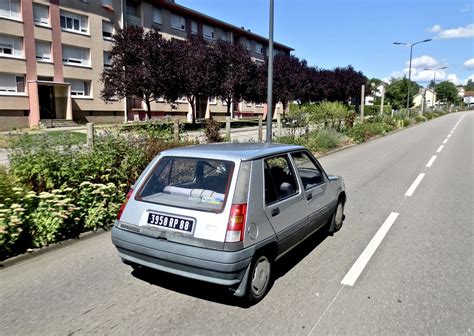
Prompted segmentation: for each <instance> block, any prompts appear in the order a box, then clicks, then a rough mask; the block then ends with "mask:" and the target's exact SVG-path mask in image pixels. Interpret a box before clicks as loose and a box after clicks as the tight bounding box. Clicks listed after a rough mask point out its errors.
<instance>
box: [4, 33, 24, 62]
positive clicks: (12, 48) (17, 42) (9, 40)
mask: <svg viewBox="0 0 474 336" xmlns="http://www.w3.org/2000/svg"><path fill="white" fill-rule="evenodd" d="M0 56H6V57H18V58H22V57H23V39H22V38H21V37H17V36H10V35H0Z"/></svg>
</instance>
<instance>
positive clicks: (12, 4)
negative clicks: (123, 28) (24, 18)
mask: <svg viewBox="0 0 474 336" xmlns="http://www.w3.org/2000/svg"><path fill="white" fill-rule="evenodd" d="M0 17H5V18H9V19H15V20H20V0H0Z"/></svg>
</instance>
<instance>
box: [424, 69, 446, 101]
mask: <svg viewBox="0 0 474 336" xmlns="http://www.w3.org/2000/svg"><path fill="white" fill-rule="evenodd" d="M447 68H448V67H447V66H444V67H441V68H438V67H435V68H428V69H423V70H428V71H431V70H433V85H434V86H435V87H436V72H438V70H444V69H447ZM433 89H434V87H433ZM434 101H435V100H434V95H433V101H432V102H431V107H434Z"/></svg>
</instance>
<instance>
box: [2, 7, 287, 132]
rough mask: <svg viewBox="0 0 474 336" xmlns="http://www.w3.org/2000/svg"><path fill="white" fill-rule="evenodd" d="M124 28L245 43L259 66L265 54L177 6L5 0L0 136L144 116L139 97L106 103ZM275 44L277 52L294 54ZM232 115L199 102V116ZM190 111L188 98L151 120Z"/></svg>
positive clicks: (242, 111)
mask: <svg viewBox="0 0 474 336" xmlns="http://www.w3.org/2000/svg"><path fill="white" fill-rule="evenodd" d="M125 25H139V26H143V27H145V28H152V27H155V28H157V29H159V30H160V31H161V32H162V34H163V35H164V36H165V37H167V38H180V39H186V38H189V37H190V36H192V35H193V34H196V35H199V36H202V37H203V38H205V39H206V40H208V41H215V40H219V39H222V40H226V41H230V42H234V43H242V44H243V45H245V46H246V48H247V49H248V50H249V54H250V56H251V57H252V59H253V60H254V61H255V62H263V61H264V59H265V57H266V55H267V44H268V40H267V39H265V38H264V37H262V36H259V35H257V34H254V33H252V32H251V31H249V30H246V29H244V28H239V27H236V26H233V25H231V24H228V23H225V22H222V21H220V20H217V19H215V18H212V17H209V16H207V15H205V14H202V13H199V12H197V11H194V10H192V9H189V8H186V7H183V6H180V5H179V4H176V3H175V2H174V1H172V0H155V1H134V0H95V1H93V0H49V1H47V0H0V130H8V129H13V128H27V127H38V126H39V125H40V124H43V125H45V126H50V125H55V123H56V125H57V124H58V123H64V121H76V122H86V121H87V122H96V123H104V122H121V121H127V120H139V119H143V118H145V108H144V106H143V104H142V102H141V100H140V99H133V98H129V99H126V101H114V102H110V103H105V102H103V101H102V100H101V99H100V91H101V89H102V83H101V82H100V74H101V73H102V71H103V69H104V67H107V66H109V65H110V57H109V55H108V50H110V49H111V47H112V43H113V38H112V36H113V34H114V31H115V30H117V29H119V28H121V27H123V26H125ZM274 46H275V53H280V52H281V53H290V51H291V50H292V49H291V48H290V47H287V46H285V45H282V44H279V43H275V44H274ZM234 105H235V106H232V113H233V116H234V117H236V118H239V117H245V116H254V115H264V114H265V113H266V106H265V105H255V104H251V103H245V102H240V103H238V104H234ZM226 109H227V107H226V106H225V105H224V104H223V103H222V102H220V101H218V100H216V99H215V98H213V97H201V98H200V99H199V100H198V104H197V117H198V118H208V117H209V116H211V115H212V116H214V117H216V118H221V117H223V116H224V115H225V112H226ZM190 111H191V108H190V106H189V104H188V102H187V101H186V100H185V99H180V100H178V101H177V102H176V104H173V105H170V104H167V103H166V102H164V101H161V100H160V101H157V102H154V103H153V104H152V117H153V118H163V117H166V116H171V117H174V118H176V117H177V118H179V119H181V120H189V119H190V118H191V114H190Z"/></svg>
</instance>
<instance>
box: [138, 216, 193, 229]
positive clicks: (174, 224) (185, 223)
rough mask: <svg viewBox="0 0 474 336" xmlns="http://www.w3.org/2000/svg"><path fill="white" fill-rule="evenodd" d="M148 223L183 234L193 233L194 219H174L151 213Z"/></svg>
mask: <svg viewBox="0 0 474 336" xmlns="http://www.w3.org/2000/svg"><path fill="white" fill-rule="evenodd" d="M147 223H148V224H150V225H156V226H160V227H163V228H166V229H172V230H176V231H181V232H189V233H191V232H192V231H193V227H194V219H189V218H181V217H174V216H169V215H162V214H157V213H149V214H148V220H147Z"/></svg>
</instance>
